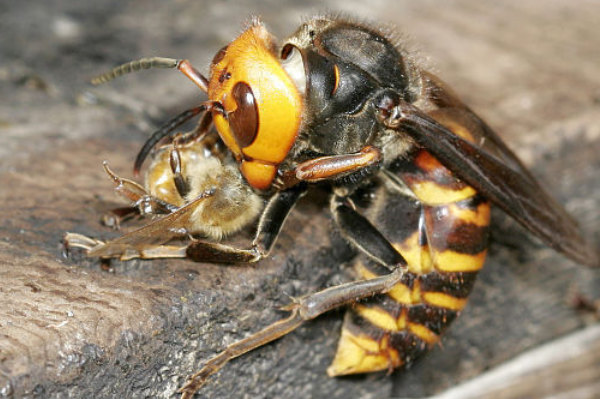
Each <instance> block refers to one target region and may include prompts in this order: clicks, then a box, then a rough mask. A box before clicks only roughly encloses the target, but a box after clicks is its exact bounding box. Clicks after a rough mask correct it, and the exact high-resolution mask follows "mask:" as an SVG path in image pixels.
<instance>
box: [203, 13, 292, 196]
mask: <svg viewBox="0 0 600 399" xmlns="http://www.w3.org/2000/svg"><path fill="white" fill-rule="evenodd" d="M208 98H209V100H210V102H212V103H218V104H220V107H219V109H213V110H212V113H213V120H214V124H215V127H216V128H217V131H218V132H219V135H220V136H221V139H222V140H223V141H224V142H225V144H226V145H227V146H228V147H229V148H230V149H231V151H232V152H233V153H234V155H235V156H236V157H237V158H238V159H239V160H240V161H241V171H242V174H243V175H244V177H245V178H246V180H247V181H248V183H249V184H250V185H251V186H252V187H254V188H257V189H261V190H264V189H267V188H269V187H270V186H271V183H272V182H273V179H274V178H275V175H276V173H277V167H278V165H279V164H280V163H281V162H283V160H284V159H285V157H286V156H287V155H288V153H289V151H290V149H291V148H292V146H293V144H294V142H295V141H296V137H297V135H298V131H299V129H300V121H301V114H302V96H301V94H300V92H299V90H298V88H297V87H296V86H295V84H294V82H293V81H292V79H291V78H290V76H289V75H288V74H287V72H286V71H285V70H284V68H283V67H282V64H281V60H280V59H279V58H278V57H277V55H276V51H275V44H274V41H273V38H272V37H271V35H270V34H269V32H268V31H267V30H266V28H265V27H264V26H263V25H260V24H259V23H253V24H252V26H250V28H248V29H247V30H246V31H245V32H243V33H242V34H241V35H240V36H239V37H238V38H237V39H235V40H234V41H233V42H231V43H230V44H229V45H227V46H225V47H223V48H222V49H221V50H220V51H219V52H218V53H217V55H216V56H215V57H214V59H213V62H212V65H211V68H210V78H209V82H208Z"/></svg>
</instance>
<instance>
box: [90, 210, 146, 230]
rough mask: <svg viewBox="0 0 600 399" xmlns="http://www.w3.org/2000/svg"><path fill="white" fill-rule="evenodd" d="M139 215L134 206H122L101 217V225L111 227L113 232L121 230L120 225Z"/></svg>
mask: <svg viewBox="0 0 600 399" xmlns="http://www.w3.org/2000/svg"><path fill="white" fill-rule="evenodd" d="M139 214H140V210H139V208H137V207H135V206H124V207H120V208H114V209H111V210H110V211H109V212H108V213H106V214H105V215H103V216H102V219H101V221H100V222H101V223H102V224H103V225H104V226H106V227H111V228H112V229H114V230H120V229H121V223H123V222H124V221H126V220H129V219H131V218H132V217H134V216H138V215H139Z"/></svg>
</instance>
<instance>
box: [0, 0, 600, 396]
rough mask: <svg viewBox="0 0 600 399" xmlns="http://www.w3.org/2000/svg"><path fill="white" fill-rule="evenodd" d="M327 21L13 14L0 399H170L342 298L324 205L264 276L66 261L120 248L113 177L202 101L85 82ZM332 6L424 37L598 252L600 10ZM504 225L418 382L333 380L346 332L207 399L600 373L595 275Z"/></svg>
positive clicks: (41, 6) (441, 387) (176, 6)
mask: <svg viewBox="0 0 600 399" xmlns="http://www.w3.org/2000/svg"><path fill="white" fill-rule="evenodd" d="M313 6H316V7H323V6H322V4H321V3H318V2H314V3H312V4H311V3H310V2H309V3H308V4H305V5H302V6H300V5H297V4H295V3H293V2H291V1H281V2H277V3H272V2H268V1H261V2H254V3H252V4H245V5H236V6H235V9H236V10H237V11H236V12H235V13H233V12H232V8H231V7H234V6H233V5H229V3H214V4H209V3H204V2H189V1H182V2H160V1H156V0H154V1H152V0H151V1H143V2H136V1H118V2H117V1H104V2H100V3H98V4H96V3H94V5H92V4H91V3H89V4H88V3H77V2H68V1H62V0H57V1H54V2H38V3H37V4H35V5H25V4H24V3H23V4H21V2H4V3H1V4H0V26H1V27H2V34H3V40H2V41H0V54H1V55H2V63H1V64H0V98H2V99H3V100H2V101H1V102H0V304H2V306H1V307H0V395H4V396H9V397H11V396H12V397H40V398H41V397H44V398H45V397H73V398H79V397H85V396H90V397H140V396H147V397H173V395H174V392H175V389H176V388H177V387H178V386H180V385H181V384H182V382H183V379H184V377H185V375H186V374H188V373H191V372H192V371H194V370H195V369H196V368H197V367H198V366H199V364H200V363H201V362H202V361H204V360H205V359H206V358H208V357H209V356H211V355H212V354H213V353H214V352H215V351H217V350H219V349H221V348H223V347H224V346H225V345H226V344H227V343H230V342H232V341H233V340H235V339H238V338H240V337H242V336H244V335H245V334H248V333H250V332H252V331H256V330H257V329H258V328H259V327H260V326H264V325H266V324H268V323H269V322H271V321H273V320H275V319H277V318H279V317H281V316H282V313H281V312H278V311H277V310H276V307H277V306H279V305H282V304H284V303H286V302H287V298H288V296H289V295H299V294H302V293H306V292H311V291H314V290H317V289H319V288H322V287H326V286H328V285H331V284H333V283H336V282H339V281H343V279H344V278H345V277H344V268H343V266H342V265H343V264H344V262H346V261H347V260H348V259H347V258H348V256H347V250H346V247H345V246H344V245H343V244H342V243H340V240H339V237H337V236H336V235H333V236H332V237H330V233H329V230H330V229H329V227H330V223H329V220H328V217H327V215H326V213H324V212H322V211H321V210H322V209H324V208H326V205H325V204H324V203H323V199H322V198H321V196H320V195H319V194H318V193H317V194H315V195H313V196H311V197H310V198H309V199H307V200H305V201H304V202H303V203H301V204H300V207H299V209H298V211H297V212H295V213H294V214H293V215H292V217H291V220H290V221H289V223H288V224H287V226H286V228H285V230H284V232H283V236H282V237H281V240H280V241H279V242H278V244H277V246H276V248H275V250H274V253H273V257H272V258H271V259H269V260H267V261H265V262H261V264H260V265H259V266H257V267H242V266H239V267H231V268H224V267H220V266H216V265H199V264H194V263H191V262H187V261H168V262H155V261H152V262H140V261H132V262H127V263H119V262H115V263H114V264H113V268H112V272H105V271H102V270H101V268H100V265H99V264H98V263H97V262H95V261H89V260H85V259H82V258H81V257H80V256H78V255H77V254H74V257H73V258H72V259H70V260H68V261H67V260H65V259H63V258H62V255H61V246H60V238H61V236H62V234H63V232H65V231H77V232H80V233H84V234H90V235H94V236H102V237H108V236H113V235H114V234H115V233H113V232H111V231H108V230H107V229H105V228H102V227H101V226H100V225H99V224H98V219H99V217H100V216H101V215H102V213H103V212H105V211H106V210H108V209H109V208H111V207H112V206H114V205H115V203H114V202H113V201H114V197H113V196H112V194H111V184H110V182H109V181H108V180H107V179H106V177H105V176H104V175H103V172H102V169H101V162H102V160H104V159H108V160H110V162H111V166H112V167H113V168H114V169H115V170H116V171H119V172H120V173H123V174H128V171H129V170H130V168H131V163H132V159H133V156H134V155H135V153H136V150H137V149H138V147H139V145H140V144H141V143H142V142H143V140H144V138H145V137H146V135H147V134H148V133H149V132H150V131H151V130H152V128H153V126H154V125H155V124H157V123H160V122H161V121H163V120H164V119H165V118H166V117H167V116H168V115H171V114H174V113H176V112H178V111H179V110H182V109H184V108H186V107H189V106H190V105H193V104H195V103H196V102H197V93H196V91H195V89H194V87H191V86H190V85H189V84H188V83H187V82H186V81H185V80H184V79H182V78H181V77H180V76H178V75H177V74H175V73H169V72H164V71H163V72H147V73H145V74H140V75H138V76H132V77H131V78H129V79H127V80H123V81H120V82H115V83H114V84H112V85H110V86H106V87H101V88H98V89H91V88H90V87H89V86H87V84H86V81H87V79H89V78H90V77H91V76H93V75H95V74H96V73H98V72H100V71H104V70H105V69H107V68H109V67H111V66H114V65H115V64H117V63H120V62H123V61H126V60H128V59H132V58H136V57H141V56H146V55H154V54H160V55H166V56H181V57H189V58H191V59H192V60H193V61H194V62H195V63H196V64H197V65H199V66H201V65H205V64H206V63H207V62H208V61H209V60H210V59H211V58H212V55H213V54H214V52H216V51H217V50H218V49H219V48H220V47H221V46H222V44H223V43H225V42H227V41H229V40H230V39H231V38H233V37H234V36H235V35H236V33H237V32H238V31H239V27H240V21H242V20H243V19H245V18H247V16H249V15H250V14H251V13H256V14H261V15H262V16H263V19H264V20H265V21H266V22H267V23H268V24H269V26H271V27H272V28H273V30H274V31H275V33H277V34H278V35H280V36H283V35H285V34H288V33H290V31H291V30H293V29H292V27H294V26H295V25H296V24H297V23H298V22H299V21H300V14H302V13H304V14H305V13H310V12H312V11H314V10H315V8H312V7H313ZM328 7H330V8H332V9H341V10H345V11H348V12H353V13H355V14H357V15H359V16H361V17H364V18H368V19H371V20H375V21H386V22H392V23H394V24H396V25H397V26H398V27H399V28H400V29H401V30H402V31H403V32H405V33H406V34H408V35H409V36H410V37H411V39H410V43H411V44H410V45H411V46H412V47H413V48H415V49H417V50H419V51H418V53H417V54H418V56H419V57H420V58H422V59H423V60H424V61H425V62H426V63H427V64H428V65H430V66H431V69H433V70H434V71H435V72H436V73H438V74H439V75H440V76H441V77H443V78H444V79H445V80H446V81H448V82H449V83H450V84H451V85H452V86H454V87H455V89H456V90H457V92H459V93H460V94H461V95H462V96H464V98H465V99H466V101H467V102H468V103H469V104H470V105H471V106H472V107H473V108H474V109H476V110H477V111H478V112H480V113H481V114H482V115H483V116H484V117H485V118H486V119H488V121H489V122H490V124H491V125H492V126H494V127H495V128H497V129H498V130H499V131H500V133H501V135H502V136H503V137H504V138H506V140H507V141H508V142H509V143H510V144H511V146H512V148H514V149H515V150H516V151H517V152H518V153H519V154H520V155H521V156H523V158H524V159H525V161H526V162H527V163H528V164H529V165H531V166H532V169H533V170H534V172H535V174H536V175H537V176H539V177H540V178H541V180H542V181H543V182H544V183H545V184H546V186H547V187H548V188H549V189H550V191H552V192H553V193H554V194H555V195H556V196H557V197H558V198H559V199H560V200H561V201H562V202H563V203H565V204H566V206H567V207H568V208H569V210H570V211H571V212H572V213H573V214H574V216H575V217H576V218H577V219H578V220H580V221H581V222H582V225H583V228H584V230H585V231H586V232H588V233H589V234H591V235H593V238H594V240H595V242H599V241H600V229H599V226H600V179H599V178H598V175H597V170H599V169H600V157H598V154H600V119H598V115H599V114H600V112H599V111H600V109H599V108H600V101H599V98H600V92H599V91H598V87H600V74H598V65H600V54H599V53H598V51H597V49H598V48H600V31H599V30H600V27H598V25H597V23H596V21H595V18H597V15H599V13H600V6H598V5H597V2H595V1H579V2H569V1H567V0H563V1H559V0H551V1H541V0H536V1H531V2H520V1H516V0H511V1H504V2H496V3H490V2H470V1H467V0H456V1H446V2H436V1H431V0H427V1H420V2H413V1H409V0H406V1H389V2H387V1H372V2H361V1H356V0H346V1H343V2H342V1H334V2H331V3H329V4H328ZM317 10H318V8H317ZM23 21H27V23H23ZM495 221H496V222H497V225H498V226H497V230H495V233H494V234H493V237H492V238H493V242H492V247H491V253H490V261H489V262H488V265H487V266H486V268H485V270H484V272H483V273H482V276H481V279H480V281H479V283H478V285H477V286H476V289H475V292H474V293H473V295H472V300H471V303H470V305H469V307H468V308H467V310H466V311H465V312H464V314H463V315H462V316H461V318H460V319H459V320H457V321H456V322H455V325H454V326H453V327H452V329H451V331H450V333H449V334H448V336H447V337H446V339H445V340H444V342H443V348H441V347H437V348H434V349H433V350H432V352H431V353H430V354H429V355H428V356H427V357H426V358H425V359H423V360H422V361H421V362H419V363H418V364H417V365H416V366H415V367H413V368H412V369H411V370H408V371H403V372H398V373H395V374H394V375H393V376H389V377H388V376H385V375H381V374H378V375H371V376H365V377H355V378H341V379H329V378H327V377H326V375H325V369H326V367H327V364H328V362H329V361H330V360H331V358H332V356H333V353H334V349H335V343H336V340H337V338H338V330H339V324H340V321H341V317H342V314H341V312H334V313H333V314H331V315H327V316H325V317H322V318H320V319H319V320H317V321H315V322H311V323H308V324H307V325H306V326H305V327H303V328H301V329H300V330H299V331H298V332H296V333H294V334H292V335H290V336H288V337H286V338H285V339H283V340H281V341H280V342H278V343H276V344H274V345H270V346H268V347H266V348H263V349H261V350H258V351H257V352H256V353H253V354H251V355H249V356H247V357H245V358H242V359H239V360H237V361H235V362H232V363H231V365H230V366H228V368H227V369H226V370H224V371H223V372H222V373H220V374H219V375H218V376H217V377H216V378H215V379H214V380H213V382H212V383H211V384H210V385H208V386H207V387H206V388H205V390H203V391H202V393H201V395H200V396H201V397H252V398H271V397H289V398H302V397H313V398H325V397H327V398H346V397H361V398H378V397H389V396H394V397H413V398H417V397H426V396H428V395H432V394H434V393H440V392H444V391H445V390H447V389H448V388H451V387H453V386H456V385H458V384H460V383H463V382H465V381H468V380H471V379H473V378H475V377H478V376H481V375H482V374H483V373H484V372H485V370H487V369H489V368H493V367H497V366H499V365H501V364H503V363H505V362H510V361H511V359H514V358H515V357H517V356H518V355H519V354H520V353H522V352H523V351H526V350H530V349H532V348H536V347H538V346H539V345H541V344H543V343H545V342H549V341H553V340H555V339H558V338H560V337H562V336H564V335H568V334H573V335H572V337H571V338H569V339H572V340H573V341H571V342H576V343H577V345H589V346H585V347H586V348H589V353H588V354H587V355H586V357H585V359H586V362H588V363H586V364H589V365H592V366H593V365H597V362H598V351H597V345H598V339H597V336H594V337H592V338H589V336H586V337H587V338H585V339H583V338H581V337H583V335H581V334H584V333H577V331H579V330H581V329H583V328H584V327H585V326H586V325H587V324H589V323H591V322H593V321H594V320H593V318H592V317H589V316H586V315H583V314H580V313H578V312H576V311H575V310H574V309H573V308H572V307H571V306H570V304H569V293H570V292H572V289H573V287H581V289H582V290H583V291H584V292H586V293H588V294H590V295H592V296H593V295H598V293H599V292H600V278H599V277H598V273H597V272H593V271H590V270H586V269H584V268H582V267H580V266H577V265H574V264H573V263H571V262H569V261H567V260H565V259H564V258H562V257H560V255H557V254H555V253H553V252H552V251H551V250H548V249H546V248H543V247H542V246H541V245H540V244H538V243H537V242H536V241H535V240H534V239H532V238H530V237H529V236H528V235H527V234H526V233H524V232H523V231H522V230H521V229H520V228H519V227H517V226H516V225H515V224H514V222H511V221H510V220H507V219H506V218H504V217H502V215H500V214H497V215H496V217H495ZM250 235H251V232H246V233H244V234H243V235H242V237H241V239H248V238H249V237H250ZM561 342H564V341H558V342H557V343H556V345H560V344H561ZM540 356H542V358H543V357H544V355H543V352H542V355H540ZM517 359H523V358H517ZM552 359H553V358H552V356H549V355H548V358H547V362H546V364H544V361H543V360H542V361H540V364H539V368H538V369H537V370H539V373H540V374H539V375H541V376H548V378H553V377H551V376H556V375H558V374H557V373H563V374H564V375H567V376H577V375H578V374H580V373H578V372H577V370H576V368H577V367H579V366H580V364H577V363H572V362H569V361H565V362H560V363H554V362H553V361H552ZM515 361H516V360H515ZM509 364H510V363H509ZM592 366H589V367H588V368H586V370H588V371H589V370H593V368H591V367H592ZM537 372H538V371H536V373H537ZM535 375H538V374H535ZM585 376H591V377H594V375H593V373H592V374H585V375H582V378H583V377H585ZM506 378H507V379H508V381H507V385H506V386H507V387H508V388H506V389H505V390H504V391H502V394H505V395H509V393H507V392H511V391H512V392H519V393H522V397H540V398H541V397H548V396H550V395H552V394H559V393H561V392H562V393H564V392H571V393H573V394H575V393H574V392H575V391H565V390H563V391H561V390H556V391H552V390H548V389H547V387H542V386H540V384H537V383H536V379H535V378H527V375H524V376H522V377H519V375H518V373H517V374H512V375H511V376H509V377H506ZM592 380H593V378H583V379H582V380H581V381H582V383H581V386H582V390H584V392H590V390H591V392H595V391H594V390H595V389H597V385H594V381H592ZM565 381H567V380H565ZM565 386H567V385H565ZM567 387H568V386H567ZM586 389H587V391H585V390H586ZM484 392H485V391H482V395H483V394H484ZM497 392H500V391H491V392H487V393H486V394H488V395H492V396H493V395H494V394H495V393H497ZM492 396H490V397H492ZM507 397H511V396H507ZM581 397H586V396H581ZM587 397H589V396H587Z"/></svg>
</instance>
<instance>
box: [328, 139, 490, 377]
mask: <svg viewBox="0 0 600 399" xmlns="http://www.w3.org/2000/svg"><path fill="white" fill-rule="evenodd" d="M390 171H391V173H392V174H393V177H394V179H387V180H388V181H386V182H385V183H382V185H381V187H380V188H379V189H378V190H377V191H376V196H375V200H374V203H373V204H372V205H371V206H370V208H369V210H368V217H369V219H370V220H371V221H372V222H373V224H374V225H375V226H377V228H379V229H380V231H381V232H382V233H383V234H384V236H385V237H386V238H387V239H388V240H389V241H390V242H392V243H393V244H394V246H395V247H396V248H397V249H398V251H399V252H400V253H401V254H402V255H403V256H404V258H405V259H406V260H407V262H408V272H407V273H405V275H404V277H403V279H402V282H401V283H400V284H397V285H396V286H395V287H394V288H393V289H392V290H391V291H389V292H388V293H386V294H382V295H378V296H376V297H373V298H370V299H368V300H364V301H361V302H358V303H356V304H354V305H353V306H352V307H351V308H350V309H349V311H348V313H347V315H346V319H345V321H344V325H343V327H342V335H341V339H340V343H339V346H338V351H337V354H336V356H335V359H334V361H333V363H332V365H331V366H330V368H329V369H328V373H329V374H330V375H331V376H336V375H345V374H354V373H364V372H370V371H378V370H391V369H393V368H396V367H400V366H403V365H407V364H409V363H411V362H412V361H413V360H414V359H415V358H416V357H417V356H419V355H420V354H421V353H423V352H424V351H426V350H427V349H428V347H430V346H431V345H433V344H435V343H436V342H438V341H439V339H440V336H441V335H442V334H443V333H444V331H445V330H446V328H447V327H448V326H449V325H450V323H451V322H452V321H453V320H454V319H455V318H456V316H457V315H458V314H459V313H460V311H461V310H462V309H463V308H464V306H465V304H466V302H467V297H468V295H469V293H470V292H471V289H472V287H473V284H474V282H475V278H476V276H477V272H478V271H479V270H480V269H481V267H482V266H483V263H484V260H485V255H486V248H487V235H488V225H489V220H490V206H489V204H488V202H486V201H485V200H484V199H483V198H482V197H481V196H480V195H478V194H477V192H476V191H475V190H473V189H472V188H471V187H469V186H467V185H465V184H464V183H462V182H461V181H459V180H458V179H457V178H455V177H454V176H453V175H452V173H451V172H450V171H449V170H447V169H446V168H445V167H444V166H442V165H441V164H440V163H439V162H438V161H437V160H436V159H435V158H433V157H432V156H431V155H430V154H429V153H428V152H426V151H425V150H419V151H418V152H417V153H416V154H414V156H413V157H412V158H410V159H409V160H401V161H398V162H397V163H396V164H395V165H393V167H392V168H390ZM399 184H403V185H405V187H404V188H403V189H399V186H398V185H399ZM406 188H408V189H409V191H410V192H412V193H413V194H414V196H409V195H406V194H401V192H406ZM355 270H356V274H357V278H360V279H369V278H373V277H375V276H378V275H384V274H387V273H389V270H388V269H387V268H385V267H383V266H381V265H379V264H377V263H375V262H374V261H372V260H369V259H364V258H361V259H359V260H358V261H357V263H356V265H355Z"/></svg>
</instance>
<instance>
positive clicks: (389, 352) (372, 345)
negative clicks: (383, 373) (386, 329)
mask: <svg viewBox="0 0 600 399" xmlns="http://www.w3.org/2000/svg"><path fill="white" fill-rule="evenodd" d="M401 364H402V360H401V359H400V355H399V354H398V351H397V350H395V349H393V348H390V345H389V337H387V336H386V337H384V338H383V339H382V340H381V341H380V342H378V341H376V340H374V339H372V338H370V337H367V336H364V335H361V336H355V335H352V333H351V332H350V331H348V330H347V329H345V328H343V329H342V336H341V337H340V343H339V345H338V350H337V353H336V354H335V358H334V359H333V362H332V363H331V366H329V368H328V369H327V374H328V375H329V376H330V377H335V376H339V375H347V374H362V373H369V372H373V371H380V370H389V369H390V366H391V367H392V368H396V367H398V366H400V365H401Z"/></svg>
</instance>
